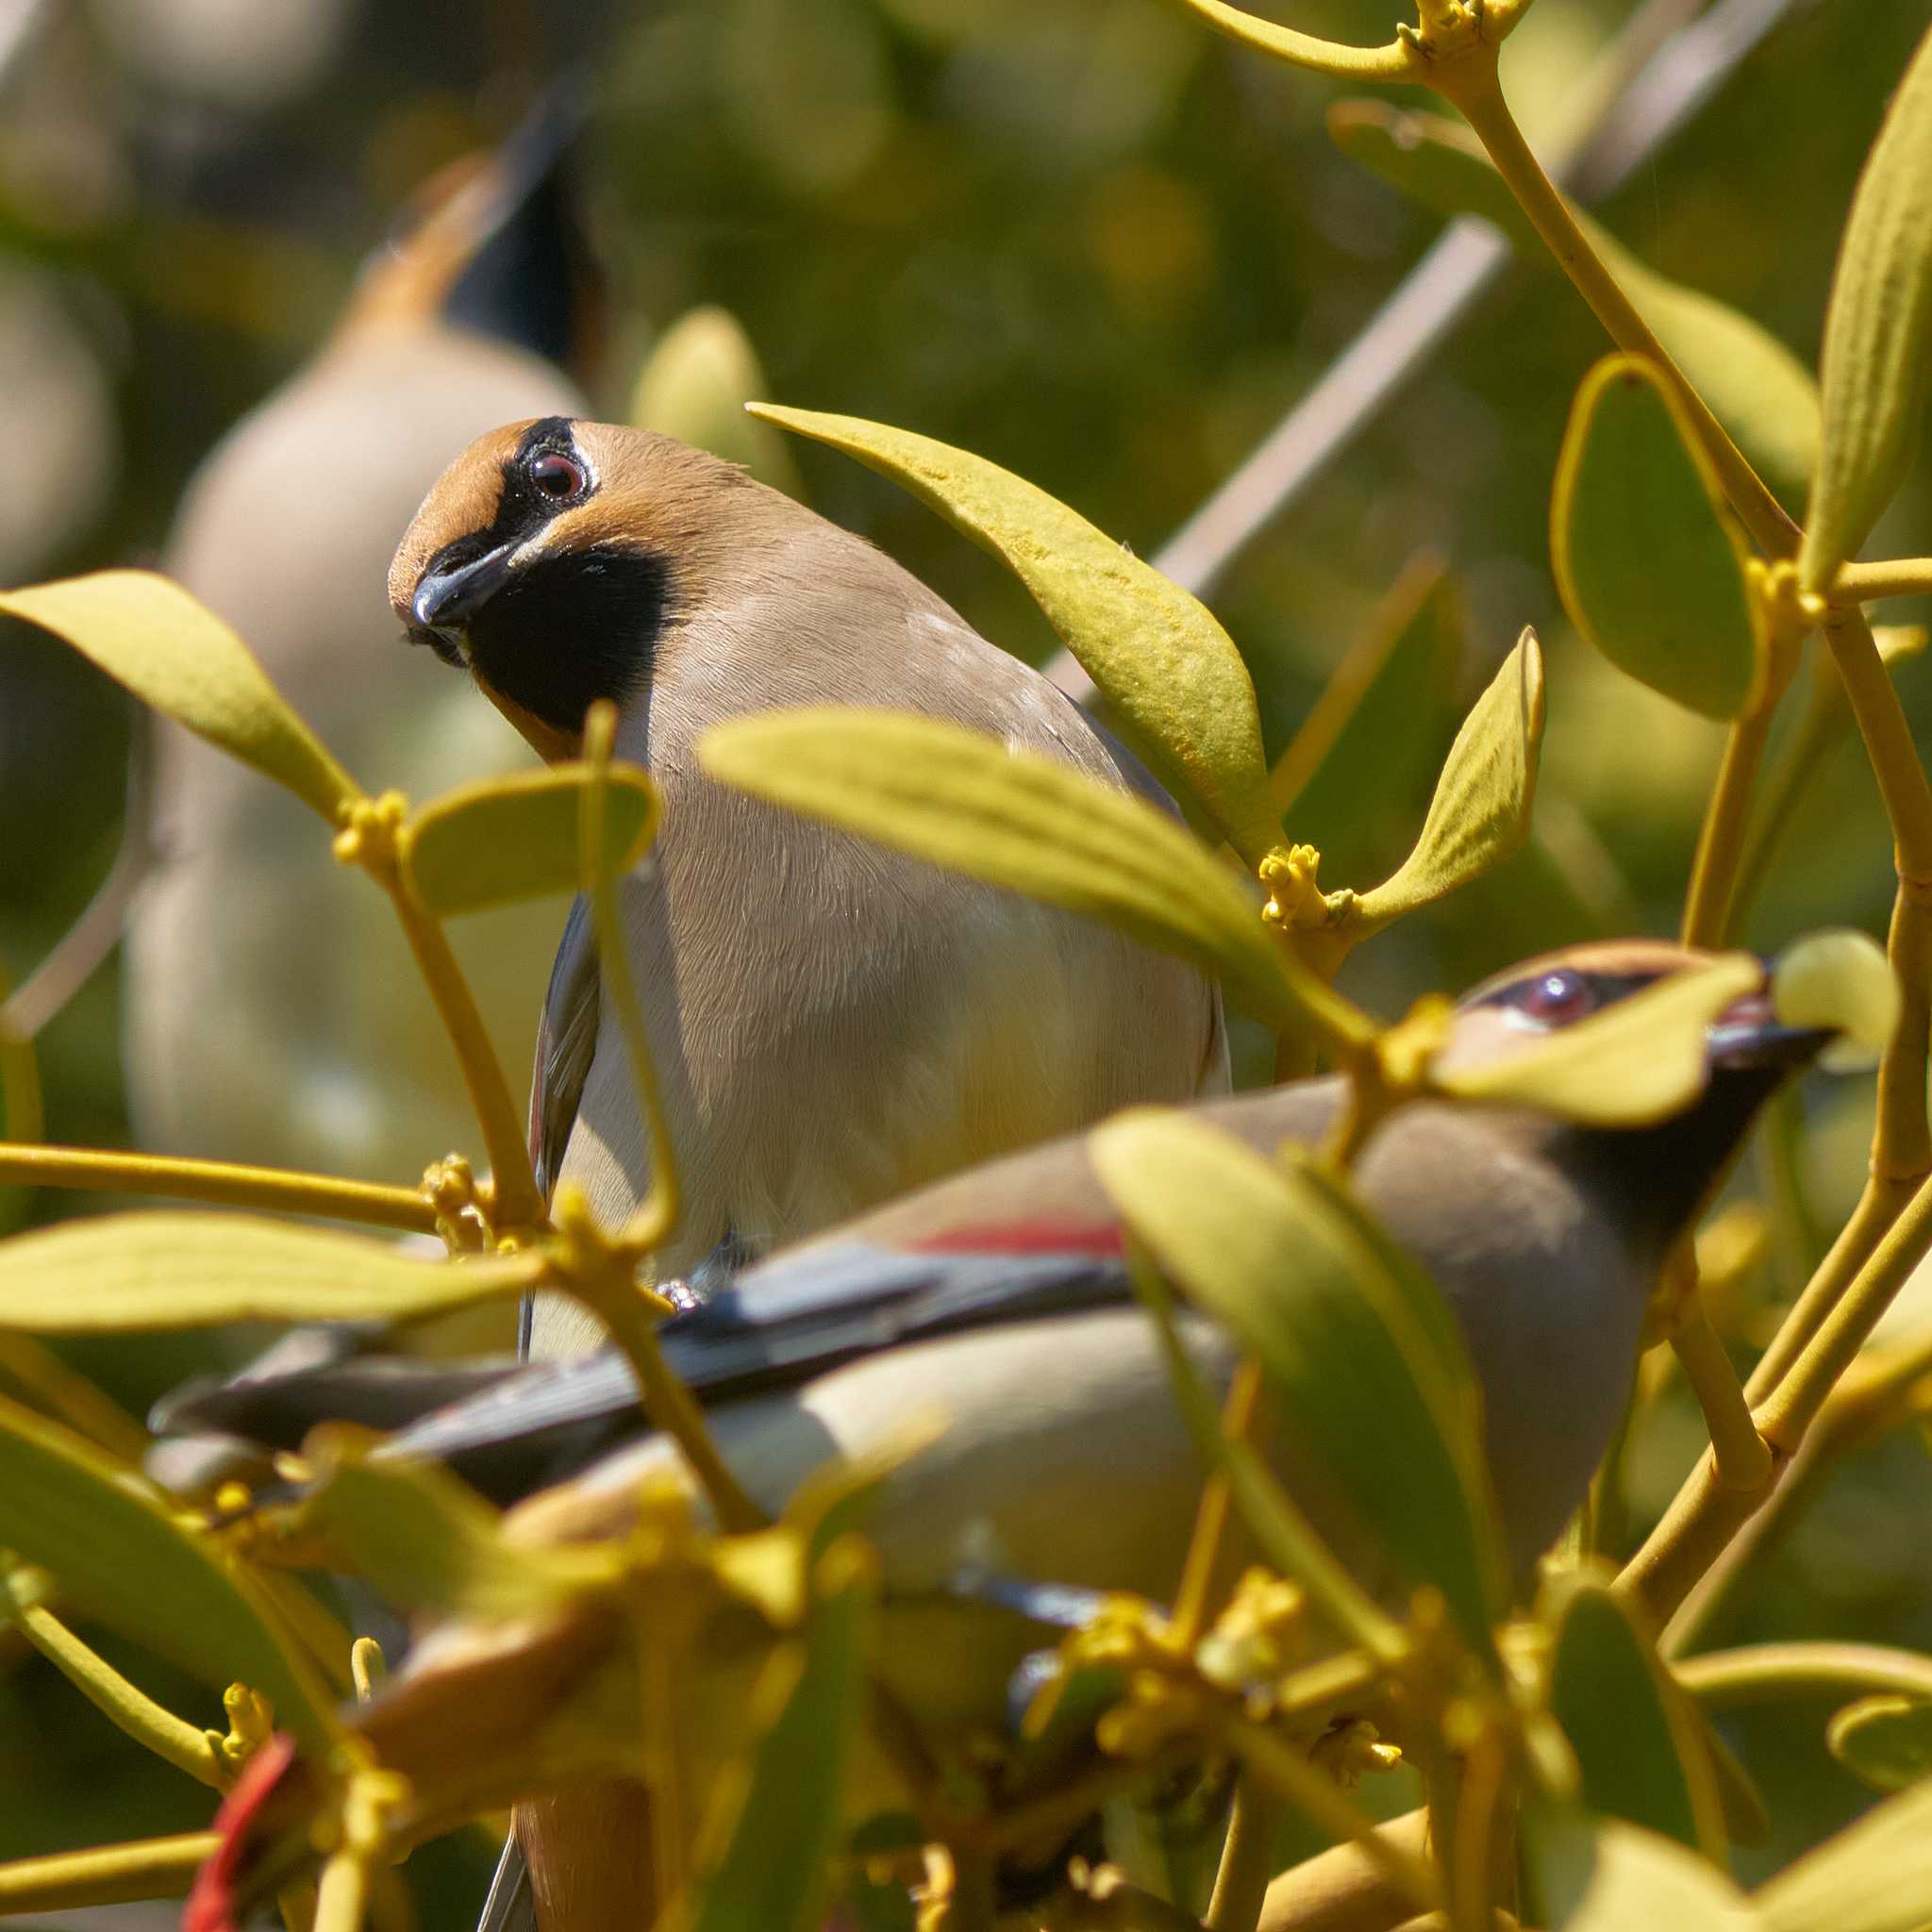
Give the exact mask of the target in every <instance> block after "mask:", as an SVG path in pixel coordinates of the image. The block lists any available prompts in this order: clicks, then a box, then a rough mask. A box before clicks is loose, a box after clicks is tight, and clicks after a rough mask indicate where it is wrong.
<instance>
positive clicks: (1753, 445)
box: [1328, 101, 1819, 512]
mask: <svg viewBox="0 0 1932 1932" xmlns="http://www.w3.org/2000/svg"><path fill="white" fill-rule="evenodd" d="M1328 132H1329V133H1330V135H1332V136H1333V137H1334V140H1335V142H1336V144H1337V145H1338V146H1339V147H1340V148H1341V150H1342V152H1343V153H1344V154H1346V155H1348V156H1349V157H1350V158H1352V159H1354V160H1357V161H1359V162H1360V163H1361V164H1362V166H1364V167H1365V168H1368V169H1370V170H1372V171H1373V172H1374V173H1375V174H1377V175H1381V177H1382V178H1383V179H1384V180H1385V181H1387V182H1389V183H1390V184H1391V186H1392V187H1394V188H1397V189H1399V190H1400V191H1401V192H1403V193H1405V194H1407V195H1409V196H1410V197H1412V198H1413V199H1414V200H1416V201H1419V202H1421V203H1422V204H1423V205H1424V207H1425V208H1434V209H1436V210H1437V211H1438V212H1440V213H1441V214H1447V215H1465V214H1467V215H1480V216H1481V217H1482V218H1483V220H1485V221H1487V222H1489V223H1491V224H1492V225H1494V226H1496V227H1498V228H1500V229H1501V230H1502V231H1503V233H1504V234H1505V235H1507V237H1508V238H1509V240H1510V242H1512V243H1513V244H1514V246H1515V247H1516V249H1517V250H1518V252H1519V253H1520V254H1521V255H1522V257H1523V258H1524V260H1525V261H1526V262H1529V263H1530V264H1532V265H1533V266H1534V267H1537V268H1541V269H1547V270H1550V271H1552V272H1553V273H1554V272H1555V271H1556V269H1557V262H1556V258H1554V257H1553V256H1552V255H1551V253H1550V251H1549V249H1548V247H1547V246H1546V245H1545V244H1544V242H1543V241H1542V238H1541V236H1540V235H1538V233H1537V232H1536V229H1535V227H1534V226H1533V225H1531V223H1530V220H1529V217H1528V216H1527V215H1525V214H1524V211H1523V208H1522V205H1521V203H1519V202H1518V201H1517V199H1516V197H1515V196H1514V195H1513V194H1511V193H1510V192H1509V190H1508V188H1507V186H1506V185H1505V183H1504V181H1503V177H1502V176H1501V175H1498V174H1497V173H1496V168H1495V164H1494V162H1492V161H1491V159H1490V158H1489V156H1488V155H1487V154H1486V153H1485V152H1484V151H1483V146H1482V143H1481V142H1479V141H1477V140H1476V138H1475V136H1474V134H1473V133H1472V132H1471V131H1470V130H1469V128H1468V127H1466V126H1465V125H1463V124H1462V123H1461V122H1459V121H1450V120H1447V119H1445V118H1444V117H1443V116H1441V115H1440V114H1423V113H1412V112H1408V111H1406V110H1404V109H1402V108H1392V107H1390V106H1389V105H1387V104H1386V103H1384V102H1381V101H1340V102H1337V103H1336V105H1335V106H1334V107H1332V108H1329V110H1328ZM1571 212H1572V213H1573V214H1574V216H1575V217H1576V221H1577V224H1578V225H1579V226H1580V227H1581V228H1582V229H1583V232H1584V234H1585V235H1587V236H1588V237H1589V238H1590V242H1591V247H1592V248H1593V249H1595V251H1596V254H1597V257H1598V258H1599V259H1600V260H1601V261H1602V262H1603V264H1604V266H1605V267H1606V268H1607V269H1608V270H1609V272H1610V274H1611V275H1612V277H1613V278H1614V279H1615V281H1616V283H1617V285H1618V287H1619V288H1621V289H1622V290H1623V291H1624V294H1625V295H1627V296H1628V297H1629V298H1630V301H1631V303H1632V305H1633V306H1634V307H1635V308H1636V309H1637V311H1638V313H1639V314H1640V315H1641V316H1642V317H1643V319H1644V321H1645V322H1647V323H1648V324H1649V325H1650V327H1651V331H1652V333H1653V334H1654V335H1655V336H1656V337H1657V341H1659V342H1661V343H1662V344H1663V346H1664V350H1665V352H1666V353H1667V354H1668V355H1669V357H1670V358H1671V360H1672V361H1674V363H1675V364H1676V365H1677V367H1678V368H1679V369H1681V370H1682V371H1683V372H1684V375H1686V377H1687V378H1688V379H1689V380H1690V382H1691V387H1692V388H1693V389H1695V390H1696V391H1697V392H1698V394H1699V395H1701V396H1702V397H1703V398H1704V400H1705V401H1706V402H1707V403H1708V404H1709V405H1710V408H1711V413H1712V414H1713V415H1715V416H1716V417H1717V419H1718V421H1719V422H1720V423H1722V424H1723V425H1724V427H1725V428H1726V429H1727V430H1729V431H1730V433H1731V436H1732V438H1733V440H1734V441H1736V442H1737V445H1738V447H1739V448H1740V450H1742V451H1743V453H1744V455H1745V457H1746V458H1748V459H1749V460H1750V463H1751V466H1752V467H1753V468H1754V469H1755V470H1756V471H1757V473H1758V475H1760V476H1762V477H1763V478H1764V480H1765V481H1766V482H1767V483H1768V484H1770V485H1771V487H1772V490H1773V491H1774V492H1775V494H1776V495H1777V496H1778V497H1779V498H1781V499H1782V500H1783V502H1784V504H1785V507H1786V508H1788V509H1790V510H1792V511H1793V512H1795V511H1796V510H1797V509H1798V508H1799V507H1800V506H1801V505H1802V504H1803V503H1804V501H1805V492H1806V490H1807V487H1808V485H1809V483H1810V480H1811V474H1812V471H1813V470H1814V469H1815V467H1816V466H1817V462H1818V436H1819V428H1818V422H1819V418H1818V385H1817V384H1816V383H1815V382H1814V381H1813V380H1812V378H1811V372H1810V371H1809V370H1808V369H1807V368H1806V367H1805V365H1804V364H1803V363H1802V362H1800V361H1799V360H1798V358H1796V357H1795V356H1794V355H1792V354H1791V352H1790V350H1789V349H1788V348H1786V347H1785V345H1784V344H1783V343H1782V342H1781V341H1778V340H1777V338H1776V337H1775V336H1774V335H1773V334H1771V333H1770V331H1769V330H1767V329H1765V328H1762V327H1760V326H1759V325H1757V323H1755V322H1753V321H1752V320H1751V318H1750V317H1749V316H1748V315H1744V314H1742V313H1740V311H1739V310H1738V309H1735V308H1730V307H1729V306H1728V305H1727V304H1725V303H1723V302H1720V301H1718V300H1717V299H1716V298H1715V297H1714V296H1710V295H1707V294H1704V293H1703V292H1702V291H1699V290H1696V289H1690V288H1686V287H1685V286H1684V285H1683V284H1682V283H1681V282H1674V281H1672V280H1671V279H1670V278H1669V277H1668V276H1665V275H1658V274H1657V271H1656V270H1655V269H1653V268H1650V267H1649V266H1647V265H1646V264H1645V263H1643V262H1641V261H1640V260H1639V259H1638V258H1637V257H1636V256H1634V255H1632V254H1631V253H1630V251H1629V250H1628V249H1627V248H1625V247H1624V245H1623V244H1622V243H1621V242H1618V241H1617V239H1616V237H1615V236H1613V235H1611V234H1609V233H1608V232H1607V230H1606V229H1604V228H1603V227H1601V226H1600V225H1598V224H1597V223H1595V222H1593V221H1591V218H1590V216H1589V215H1587V214H1586V213H1584V212H1583V210H1582V209H1581V208H1573V209H1572V210H1571Z"/></svg>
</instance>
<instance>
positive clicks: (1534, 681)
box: [1356, 629, 1543, 926]
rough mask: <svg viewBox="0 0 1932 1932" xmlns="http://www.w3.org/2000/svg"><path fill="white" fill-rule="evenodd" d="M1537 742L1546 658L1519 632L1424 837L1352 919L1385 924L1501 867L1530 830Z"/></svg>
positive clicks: (1448, 770)
mask: <svg viewBox="0 0 1932 1932" xmlns="http://www.w3.org/2000/svg"><path fill="white" fill-rule="evenodd" d="M1542 741H1543V654H1542V646H1541V644H1540V643H1539V642H1538V641H1537V635H1536V633H1535V631H1533V630H1528V629H1525V630H1524V633H1523V635H1522V637H1520V638H1519V639H1518V640H1517V641H1516V648H1515V649H1514V650H1513V651H1511V652H1510V653H1509V655H1508V656H1507V658H1504V659H1503V662H1502V665H1501V666H1500V668H1499V669H1498V670H1497V672H1496V675H1495V676H1494V677H1492V678H1491V680H1490V684H1489V688H1488V689H1487V690H1486V691H1484V692H1483V694H1482V696H1481V697H1479V698H1478V699H1477V700H1476V701H1475V704H1474V707H1473V708H1472V709H1471V711H1470V714H1469V716H1468V717H1467V718H1465V719H1464V720H1463V721H1462V729H1461V730H1460V731H1458V732H1457V734H1456V741H1455V743H1454V744H1452V745H1451V746H1450V747H1449V757H1448V758H1447V760H1446V761H1445V762H1444V764H1443V766H1442V775H1441V777H1440V778H1439V779H1438V780H1437V781H1436V794H1435V796H1434V797H1433V798H1432V799H1431V800H1430V801H1429V810H1428V816H1427V817H1426V818H1424V821H1423V829H1422V835H1421V837H1420V838H1418V839H1417V840H1416V841H1415V847H1414V849H1413V850H1412V851H1411V852H1410V853H1409V855H1408V857H1407V858H1406V859H1404V860H1403V862H1402V868H1401V870H1400V871H1399V872H1397V873H1396V874H1395V875H1394V876H1393V877H1392V878H1391V879H1388V880H1386V881H1385V882H1384V883H1383V884H1381V885H1379V886H1377V887H1375V888H1374V891H1369V892H1364V893H1363V894H1362V896H1361V898H1360V900H1359V901H1358V902H1357V908H1356V916H1357V918H1358V919H1359V920H1361V921H1362V922H1363V923H1364V924H1366V925H1369V926H1376V925H1385V924H1388V922H1389V921H1390V920H1391V919H1399V918H1400V917H1401V916H1402V915H1403V914H1404V913H1405V912H1413V911H1414V910H1415V909H1416V908H1418V907H1421V906H1426V905H1428V904H1429V903H1430V902H1431V901H1433V900H1436V899H1440V898H1441V897H1442V896H1443V895H1444V894H1445V893H1448V892H1453V891H1455V890H1456V889H1457V887H1458V886H1462V885H1466V884H1468V882H1469V881H1470V880H1471V879H1473V878H1475V877H1477V876H1478V875H1479V874H1482V873H1485V872H1488V871H1489V870H1490V869H1491V867H1492V866H1496V865H1500V864H1501V863H1502V861H1503V860H1504V859H1506V858H1508V857H1509V856H1510V854H1511V853H1513V852H1515V851H1517V850H1518V849H1519V848H1520V847H1521V846H1522V844H1523V841H1524V840H1525V839H1526V838H1528V836H1529V821H1530V812H1531V809H1532V808H1533V807H1534V806H1535V803H1536V774H1537V761H1538V758H1539V757H1540V756H1541V750H1542Z"/></svg>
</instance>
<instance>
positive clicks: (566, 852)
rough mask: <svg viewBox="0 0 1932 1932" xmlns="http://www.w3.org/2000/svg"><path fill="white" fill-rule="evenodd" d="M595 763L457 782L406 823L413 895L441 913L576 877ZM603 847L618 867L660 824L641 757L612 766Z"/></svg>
mask: <svg viewBox="0 0 1932 1932" xmlns="http://www.w3.org/2000/svg"><path fill="white" fill-rule="evenodd" d="M589 775H590V767H589V766H588V765H584V764H565V765H551V766H548V767H546V768H544V769H543V770H541V771H532V772H516V773H512V774H508V775H507V776H505V777H501V778H486V779H484V780H482V781H481V782H479V783H477V784H474V785H462V786H458V788H457V789H456V790H455V791H445V792H444V793H443V794H442V796H441V798H434V799H431V800H430V802H429V803H428V804H427V805H425V806H424V807H423V808H422V809H421V810H419V811H418V812H416V813H415V814H414V815H413V816H412V817H411V818H410V820H409V822H408V824H407V825H406V826H405V827H404V828H403V835H402V840H401V850H402V858H403V863H404V865H405V866H406V867H407V869H408V874H409V882H410V884H411V885H412V886H413V887H414V888H415V891H416V896H417V897H418V898H419V899H421V900H422V902H423V904H424V905H425V906H426V907H427V908H429V909H430V911H432V912H435V913H438V914H440V915H441V916H443V917H445V918H447V917H449V916H451V915H453V914H456V913H461V912H479V911H481V910H482V909H483V908H486V907H490V906H502V905H507V904H508V903H509V902H511V901H512V900H516V899H539V898H541V897H542V896H543V895H544V894H545V893H547V892H574V891H576V889H577V885H578V866H579V860H578V848H577V839H578V815H579V813H580V811H581V809H582V797H583V791H584V786H585V784H586V782H587V780H588V778H589ZM605 810H606V812H607V814H608V817H607V821H606V828H605V829H606V841H607V846H606V849H608V851H610V853H611V854H612V859H613V863H614V865H615V867H616V869H617V870H618V872H619V873H623V872H625V871H628V870H629V868H630V867H631V866H633V865H635V864H636V863H637V862H638V860H639V859H641V858H642V857H643V856H644V852H645V850H646V849H647V848H648V847H649V845H650V842H651V841H652V839H653V838H654V837H655V836H656V835H657V829H658V795H657V793H656V792H655V791H653V790H652V788H651V781H650V780H649V778H647V777H646V776H645V775H644V774H643V773H642V772H641V771H640V770H639V769H638V767H637V766H635V765H612V766H611V768H610V778H609V785H608V791H606V793H605Z"/></svg>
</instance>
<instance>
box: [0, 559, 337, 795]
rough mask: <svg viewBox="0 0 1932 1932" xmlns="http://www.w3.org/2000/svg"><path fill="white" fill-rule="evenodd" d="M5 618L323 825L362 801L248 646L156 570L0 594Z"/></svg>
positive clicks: (110, 574) (114, 573) (110, 572)
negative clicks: (251, 769) (242, 767)
mask: <svg viewBox="0 0 1932 1932" xmlns="http://www.w3.org/2000/svg"><path fill="white" fill-rule="evenodd" d="M0 610H4V611H8V612H10V613H11V614H12V615H13V616H15V617H24V618H25V619H26V621H27V622H28V623H29V624H37V625H40V626H41V627H42V629H43V630H50V631H52V632H53V633H54V634H55V636H56V637H58V638H63V639H64V640H65V641H67V642H68V643H70V644H72V645H73V646H74V648H75V650H76V651H78V652H80V654H81V655H82V656H83V657H85V658H91V659H92V661H93V662H94V663H95V664H97V665H99V666H100V668H101V669H102V670H103V671H105V672H106V673H107V674H108V676H109V677H112V678H115V679H117V680H119V682H121V683H122V684H125V686H126V687H127V689H128V690H129V691H132V692H133V693H134V694H135V696H136V697H138V698H140V699H141V700H142V703H143V704H148V705H152V706H153V707H154V708H155V709H156V710H158V711H165V712H166V713H167V714H168V716H169V717H171V718H173V719H175V720H176V721H177V722H178V723H180V724H185V725H187V726H188V728H189V729H190V730H191V731H198V732H199V733H200V734H201V735H202V737H204V738H206V739H208V741H210V742H211V743H214V744H218V745H220V746H221V748H222V749H223V750H224V751H225V752H228V753H231V754H232V755H233V756H234V757H236V758H242V759H244V760H245V761H246V762H247V763H249V764H251V765H254V766H255V767H256V768H257V769H258V771H262V772H266V773H267V774H268V775H269V776H270V777H271V778H275V779H277V780H279V781H280V782H281V783H282V784H284V785H286V786H287V787H288V788H289V790H290V791H292V792H293V793H294V794H295V795H296V797H298V798H300V799H301V800H302V801H303V802H304V803H305V804H307V805H308V806H311V807H313V808H314V809H315V810H317V811H319V812H320V813H321V814H322V815H323V817H324V818H325V819H329V820H334V819H335V818H337V817H338V816H339V814H340V813H341V809H342V808H343V807H344V806H346V805H348V804H349V803H350V802H351V801H353V800H354V799H356V798H357V797H358V796H359V795H360V794H359V791H358V787H357V785H356V782H355V780H354V779H352V778H351V777H350V776H349V774H347V773H346V772H345V771H343V770H342V768H341V766H340V765H339V764H337V763H336V761H335V759H334V758H331V757H330V756H329V754H328V752H327V751H326V750H325V748H324V747H323V745H322V744H321V742H320V741H318V740H317V739H316V737H315V735H314V734H313V733H312V732H311V731H310V730H309V729H308V725H306V724H303V722H302V720H301V719H300V718H298V717H297V716H296V715H295V713H294V712H293V711H292V710H291V708H290V707H289V704H288V701H287V700H286V699H285V698H284V697H283V696H282V694H281V693H280V692H279V691H276V689H275V686H274V685H273V684H271V683H270V682H269V678H268V674H267V673H266V672H265V671H264V670H263V669H262V668H261V666H260V665H259V664H258V663H257V662H256V660H255V658H254V657H253V656H252V655H251V654H250V652H249V649H248V646H247V645H246V644H244V643H243V642H242V640H241V639H240V638H238V637H237V636H236V635H235V633H234V632H233V631H232V630H230V629H229V628H228V626H227V625H225V624H224V623H223V622H222V621H221V619H220V618H219V617H217V616H216V615H215V614H214V612H213V611H211V610H209V609H208V608H207V607H206V606H204V605H202V604H200V603H197V602H196V601H195V599H194V598H193V597H192V596H190V595H189V593H188V592H187V591H184V590H183V589H182V588H181V586H180V585H179V584H176V583H171V582H170V581H169V580H168V578H166V577H163V576H158V575H155V574H154V573H153V572H152V571H144V570H104V571H97V572H95V573H94V575H92V576H84V577H68V578H65V579H63V580H62V581H60V582H58V583H52V584H35V585H32V586H30V587H29V588H28V589H26V590H24V591H4V592H0Z"/></svg>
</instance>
